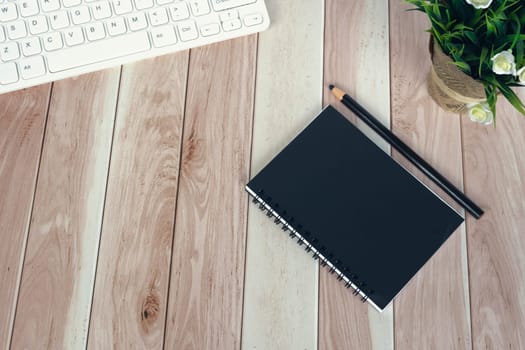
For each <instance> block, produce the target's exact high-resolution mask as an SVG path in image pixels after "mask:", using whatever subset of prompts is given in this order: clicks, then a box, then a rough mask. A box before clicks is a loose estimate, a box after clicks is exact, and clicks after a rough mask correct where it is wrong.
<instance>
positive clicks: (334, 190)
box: [246, 106, 463, 311]
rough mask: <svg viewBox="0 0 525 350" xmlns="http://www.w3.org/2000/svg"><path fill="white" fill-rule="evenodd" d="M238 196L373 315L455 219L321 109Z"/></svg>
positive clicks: (334, 114)
mask: <svg viewBox="0 0 525 350" xmlns="http://www.w3.org/2000/svg"><path fill="white" fill-rule="evenodd" d="M246 190H247V191H248V193H250V195H251V196H252V197H253V201H254V203H257V204H258V205H259V207H260V208H261V209H262V210H264V211H265V212H266V214H267V215H268V216H269V217H270V218H271V219H272V220H274V221H275V223H276V224H278V225H280V226H281V227H282V229H283V230H284V231H286V232H288V233H289V235H290V237H292V238H294V239H297V243H298V244H300V245H302V246H303V247H304V249H305V251H306V252H307V253H309V254H311V255H312V256H313V258H314V259H319V261H320V263H321V265H323V266H327V268H328V269H330V272H331V273H333V274H334V275H335V277H337V278H338V279H339V280H340V281H341V283H344V284H345V286H346V287H348V288H349V289H350V290H351V291H352V292H353V293H354V294H355V295H358V296H360V297H361V300H362V301H366V300H368V301H369V302H370V303H371V304H372V305H373V306H375V307H376V308H377V309H378V310H380V311H381V310H383V309H384V308H385V307H386V306H387V305H388V304H389V303H390V301H392V299H393V298H394V297H395V296H396V295H397V294H398V293H399V292H400V291H401V289H402V288H403V287H404V286H405V285H406V284H407V283H408V281H409V280H410V279H411V278H412V277H413V276H414V275H415V274H416V272H417V271H418V270H419V269H420V268H421V267H422V266H423V265H424V264H425V262H426V261H427V260H428V259H430V257H431V256H432V255H433V254H434V253H435V252H436V251H437V249H438V248H439V247H440V246H441V245H442V244H443V243H444V242H445V241H446V239H447V238H448V237H449V236H450V235H451V234H452V232H454V230H455V229H456V228H457V227H458V226H459V225H460V224H461V223H462V222H463V218H462V217H461V216H460V215H459V214H458V213H457V212H456V211H454V210H453V209H452V208H451V207H450V206H449V205H448V204H446V203H445V202H444V201H443V200H441V199H440V198H439V197H437V196H436V195H435V194H434V193H433V192H432V191H430V190H429V189H428V188H427V187H426V186H425V185H423V184H422V183H421V182H420V181H419V180H417V179H416V178H415V177H414V176H412V175H411V174H410V173H409V172H407V171H406V170H405V169H404V168H402V167H401V166H400V165H399V164H398V163H396V162H395V161H394V160H393V159H392V158H391V157H390V156H389V155H388V154H386V153H385V152H383V151H382V150H381V149H380V148H378V147H377V146H376V145H375V144H374V143H373V142H372V141H370V140H369V139H368V138H367V137H366V136H365V135H364V134H363V133H361V132H360V131H359V130H358V129H357V128H356V127H355V126H354V125H353V124H352V123H350V122H349V121H348V120H347V119H346V118H345V117H344V116H342V115H341V114H339V112H337V111H336V110H335V109H334V108H333V107H331V106H328V107H326V108H325V109H324V110H323V111H322V112H321V114H320V115H319V116H317V117H316V118H315V119H314V121H313V122H312V123H310V125H308V126H307V127H306V128H305V129H304V130H303V131H302V132H301V133H300V134H299V135H298V136H297V137H296V138H295V139H294V140H293V141H292V142H291V143H290V144H289V145H288V146H287V147H286V148H285V149H284V150H282V151H281V152H280V153H279V154H278V155H277V156H276V157H275V158H274V159H273V160H272V161H271V162H270V163H269V164H268V165H267V166H266V167H265V168H264V169H262V170H261V171H260V172H259V173H258V174H257V175H256V176H255V177H254V178H253V179H252V180H251V181H250V182H249V183H248V185H246Z"/></svg>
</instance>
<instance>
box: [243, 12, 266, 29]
mask: <svg viewBox="0 0 525 350" xmlns="http://www.w3.org/2000/svg"><path fill="white" fill-rule="evenodd" d="M262 22H263V17H262V15H261V14H259V13H254V14H252V15H248V16H246V17H244V24H245V25H246V26H247V27H251V26H255V25H257V24H261V23H262Z"/></svg>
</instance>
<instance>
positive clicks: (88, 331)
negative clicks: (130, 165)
mask: <svg viewBox="0 0 525 350" xmlns="http://www.w3.org/2000/svg"><path fill="white" fill-rule="evenodd" d="M122 72H123V66H120V75H119V79H118V86H117V97H116V99H115V111H114V113H113V130H112V132H111V144H110V146H109V157H108V162H107V164H108V170H107V173H106V186H105V189H104V200H103V203H104V204H103V206H102V217H101V218H100V230H99V232H100V234H99V238H98V245H97V256H96V258H95V274H94V275H93V288H91V303H90V304H91V305H90V307H89V314H88V320H89V321H88V329H87V332H86V346H85V349H87V348H88V343H89V333H90V330H91V315H92V314H93V304H94V302H93V300H94V298H95V287H96V285H97V272H98V259H99V256H100V245H101V242H102V232H103V230H104V217H105V214H106V201H107V196H108V187H109V175H110V173H111V160H112V158H113V145H114V141H115V129H116V128H117V115H118V110H119V101H120V87H121V86H122Z"/></svg>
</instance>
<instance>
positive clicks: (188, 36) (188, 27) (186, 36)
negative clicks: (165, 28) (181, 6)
mask: <svg viewBox="0 0 525 350" xmlns="http://www.w3.org/2000/svg"><path fill="white" fill-rule="evenodd" d="M177 28H178V30H179V35H180V40H182V41H190V40H195V39H197V38H198V37H199V33H197V26H196V25H195V21H192V20H189V21H184V22H180V23H179V24H178V25H177Z"/></svg>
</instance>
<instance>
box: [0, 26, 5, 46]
mask: <svg viewBox="0 0 525 350" xmlns="http://www.w3.org/2000/svg"><path fill="white" fill-rule="evenodd" d="M4 40H5V34H4V28H2V27H1V26H0V43H1V42H2V41H4Z"/></svg>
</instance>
